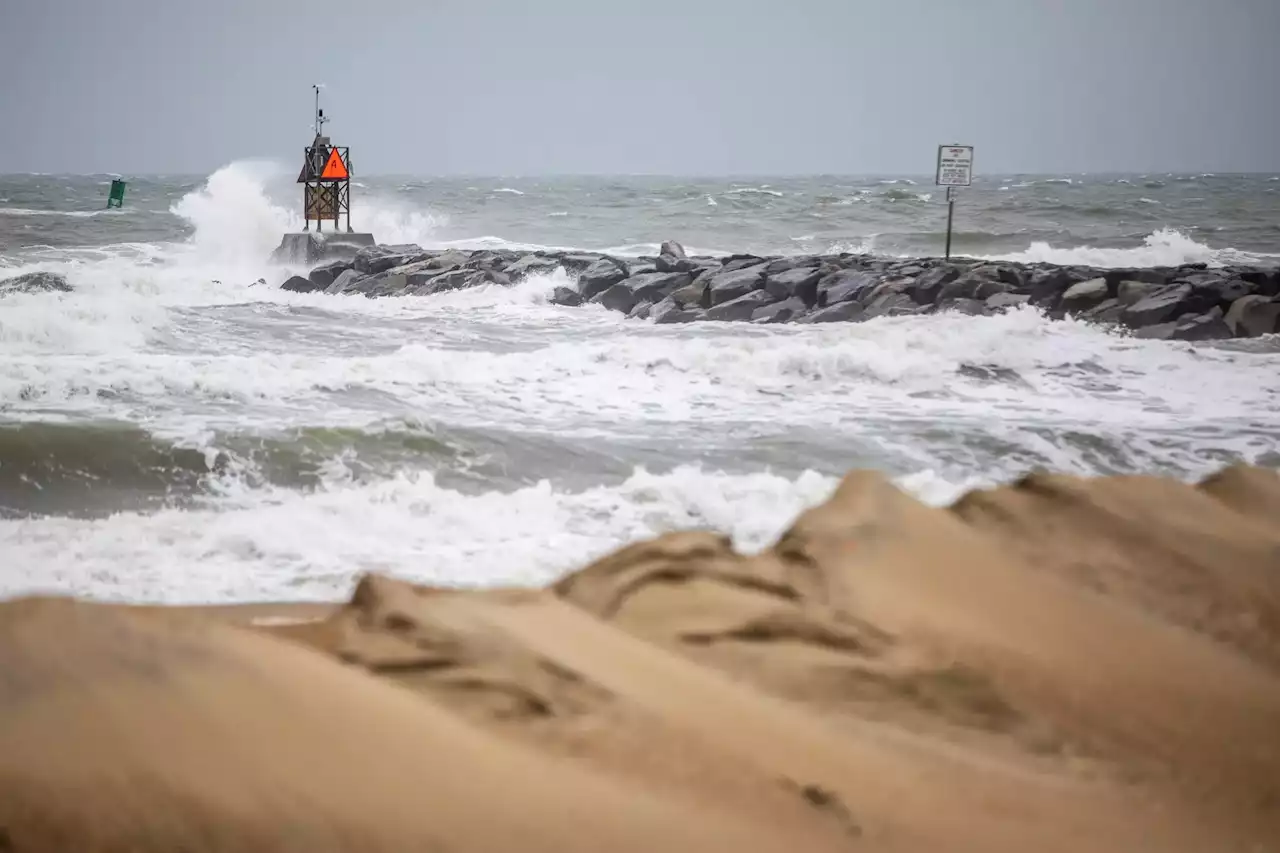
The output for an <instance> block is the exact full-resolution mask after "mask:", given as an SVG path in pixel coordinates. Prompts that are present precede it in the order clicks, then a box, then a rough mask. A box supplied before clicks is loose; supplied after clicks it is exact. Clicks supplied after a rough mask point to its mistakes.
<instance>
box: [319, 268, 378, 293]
mask: <svg viewBox="0 0 1280 853" xmlns="http://www.w3.org/2000/svg"><path fill="white" fill-rule="evenodd" d="M366 278H368V276H367V275H365V274H364V273H362V272H360V271H359V270H356V269H349V270H343V271H342V272H341V273H340V274H339V275H338V277H337V278H335V279H334V280H333V283H332V284H330V285H329V286H328V287H326V288H325V289H324V292H325V293H328V294H330V295H334V294H343V293H351V292H354V291H355V289H356V287H357V285H359V283H360V282H361V281H362V280H363V279H366Z"/></svg>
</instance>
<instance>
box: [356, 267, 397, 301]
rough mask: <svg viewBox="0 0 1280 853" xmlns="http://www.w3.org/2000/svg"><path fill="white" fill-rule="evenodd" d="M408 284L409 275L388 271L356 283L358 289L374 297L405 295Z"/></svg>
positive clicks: (371, 297)
mask: <svg viewBox="0 0 1280 853" xmlns="http://www.w3.org/2000/svg"><path fill="white" fill-rule="evenodd" d="M408 286H409V276H407V275H405V274H404V273H397V272H394V271H387V272H384V273H379V274H378V275H371V276H369V277H368V278H366V279H363V280H362V281H360V282H359V283H358V284H357V285H356V290H358V291H359V292H360V293H363V294H364V295H365V296H367V297H369V298H370V299H374V298H376V297H379V296H404V295H405V292H406V289H407V288H408Z"/></svg>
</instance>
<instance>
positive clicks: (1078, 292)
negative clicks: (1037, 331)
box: [1058, 278, 1109, 314]
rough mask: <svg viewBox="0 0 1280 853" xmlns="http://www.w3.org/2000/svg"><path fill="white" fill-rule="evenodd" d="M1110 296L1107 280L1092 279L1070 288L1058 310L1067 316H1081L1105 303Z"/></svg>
mask: <svg viewBox="0 0 1280 853" xmlns="http://www.w3.org/2000/svg"><path fill="white" fill-rule="evenodd" d="M1108 296H1109V294H1108V292H1107V280H1106V279H1105V278H1091V279H1089V280H1088V281H1080V282H1076V283H1075V284H1073V285H1071V286H1070V287H1068V288H1067V290H1066V292H1065V293H1063V294H1062V299H1061V300H1059V302H1058V308H1059V310H1061V311H1064V312H1066V313H1067V314H1081V313H1083V312H1085V311H1088V310H1089V309H1090V308H1093V307H1095V306H1097V305H1099V304H1101V303H1102V302H1105V301H1106V300H1107V298H1108Z"/></svg>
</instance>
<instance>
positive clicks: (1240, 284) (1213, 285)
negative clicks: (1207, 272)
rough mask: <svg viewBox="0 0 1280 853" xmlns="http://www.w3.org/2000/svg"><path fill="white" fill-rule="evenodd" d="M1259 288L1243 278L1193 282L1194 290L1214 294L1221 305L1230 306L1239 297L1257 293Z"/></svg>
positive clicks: (1217, 302)
mask: <svg viewBox="0 0 1280 853" xmlns="http://www.w3.org/2000/svg"><path fill="white" fill-rule="evenodd" d="M1257 289H1258V288H1257V287H1256V286H1255V285H1253V284H1251V283H1249V282H1247V281H1245V280H1244V279H1243V278H1228V279H1218V280H1216V281H1209V282H1200V283H1193V284H1192V290H1194V291H1198V292H1201V293H1208V294H1212V298H1213V299H1214V300H1215V302H1216V304H1217V305H1219V306H1230V305H1231V304H1232V303H1233V302H1235V301H1236V300H1237V299H1240V298H1241V297H1244V296H1250V295H1252V294H1253V293H1256V292H1257Z"/></svg>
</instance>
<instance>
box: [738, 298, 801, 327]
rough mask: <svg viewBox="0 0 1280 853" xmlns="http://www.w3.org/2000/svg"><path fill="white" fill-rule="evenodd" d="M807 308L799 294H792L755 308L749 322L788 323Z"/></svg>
mask: <svg viewBox="0 0 1280 853" xmlns="http://www.w3.org/2000/svg"><path fill="white" fill-rule="evenodd" d="M807 310H809V304H808V303H807V302H805V301H804V300H803V299H801V298H800V297H799V296H792V297H791V298H790V299H784V300H783V301H781V302H775V303H773V304H772V305H765V306H763V307H761V308H757V309H756V310H755V311H754V312H752V314H751V322H753V323H788V322H790V321H792V320H794V319H796V318H797V317H800V316H803V315H804V312H805V311H807Z"/></svg>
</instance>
